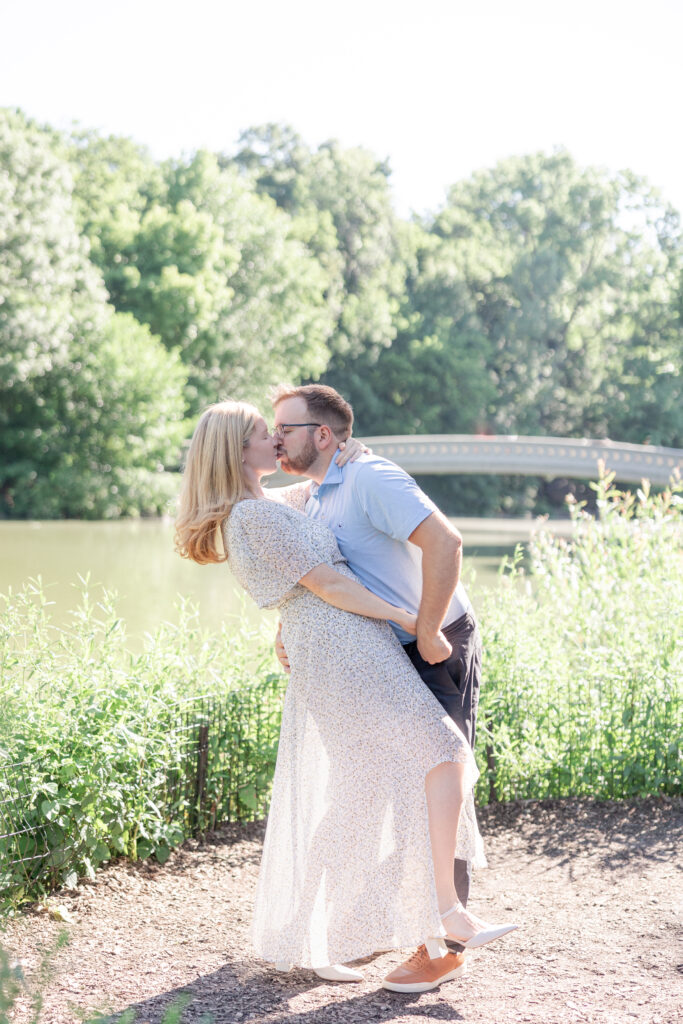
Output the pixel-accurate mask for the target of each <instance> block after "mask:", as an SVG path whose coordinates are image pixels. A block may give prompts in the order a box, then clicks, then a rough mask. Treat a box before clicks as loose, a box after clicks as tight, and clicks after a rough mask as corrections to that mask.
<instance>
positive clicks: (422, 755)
mask: <svg viewBox="0 0 683 1024" xmlns="http://www.w3.org/2000/svg"><path fill="white" fill-rule="evenodd" d="M292 498H293V500H294V501H296V494H293V495H292ZM299 504H301V503H300V502H299ZM224 536H225V542H226V546H227V550H228V563H229V566H230V568H231V570H232V572H233V573H234V575H235V577H236V578H237V580H238V581H239V582H240V583H241V585H242V586H243V587H244V588H245V589H246V590H247V591H248V592H249V594H250V595H251V596H252V598H253V599H254V600H255V601H256V603H257V604H258V605H259V607H261V608H275V607H277V608H278V609H279V610H280V617H281V620H282V636H283V641H284V645H285V648H286V650H287V654H288V657H289V661H290V666H291V674H290V680H289V685H288V688H287V693H286V696H285V702H284V708H283V715H282V728H281V734H280V742H279V747H278V756H277V765H276V769H275V778H274V783H273V794H272V801H271V808H270V814H269V817H268V826H267V830H266V838H265V843H264V850H263V859H262V862H261V869H260V874H259V880H258V886H257V894H256V905H255V911H254V920H253V926H252V941H253V944H254V948H255V950H256V952H257V954H258V955H259V956H260V957H262V958H263V959H264V960H268V961H271V962H277V961H284V962H287V963H290V964H293V965H296V966H301V967H322V966H324V965H326V964H330V963H338V962H344V961H348V960H353V959H356V958H358V957H362V956H367V955H368V954H370V953H372V952H373V951H374V950H376V949H381V948H387V947H399V946H416V945H418V944H419V943H420V942H422V941H424V939H425V938H426V937H427V936H430V935H439V934H442V928H441V922H440V918H439V912H438V904H437V899H436V889H435V884H434V875H433V866H432V857H431V846H430V841H429V830H428V816H427V803H426V798H425V789H424V780H425V775H426V774H427V772H429V771H430V769H431V768H433V767H435V766H436V765H438V764H440V763H442V762H444V761H456V762H461V763H464V764H465V765H466V766H467V769H466V776H467V785H468V797H467V799H466V802H465V806H464V808H463V813H462V815H461V820H460V827H459V830H458V842H457V856H458V857H460V858H462V859H465V860H474V861H475V862H476V861H477V860H479V861H481V857H482V855H481V848H480V844H481V840H480V837H479V833H478V830H477V825H476V818H475V813H474V801H473V795H472V789H473V786H474V783H475V781H476V777H477V769H476V765H475V763H474V758H473V755H472V751H471V749H470V747H469V745H468V743H467V741H466V740H465V738H464V736H463V735H462V733H461V732H460V730H459V729H458V728H457V726H456V725H455V724H454V723H453V722H452V721H451V719H450V718H449V717H448V716H447V715H446V714H445V712H444V711H443V709H442V707H441V705H440V704H439V703H438V701H437V700H436V698H435V697H434V696H433V694H432V693H431V691H430V690H429V689H428V688H427V687H426V686H425V684H424V683H423V682H422V680H421V679H420V677H419V675H418V674H417V672H416V671H415V669H414V668H413V666H412V664H411V663H410V661H409V659H408V657H407V656H406V654H405V653H404V651H403V649H402V647H401V645H400V643H399V642H398V640H397V639H396V637H395V636H394V633H393V631H392V629H391V627H390V626H389V625H388V624H387V623H386V622H382V621H379V620H375V619H369V618H365V617H364V616H359V615H353V614H351V613H350V612H344V611H341V610H340V609H337V608H334V607H332V606H331V605H328V604H326V603H325V602H324V601H322V600H321V599H320V598H318V597H316V596H315V595H314V594H312V593H311V591H309V590H307V589H306V588H305V587H302V586H301V585H300V584H299V583H298V580H299V579H301V577H302V576H304V575H305V574H306V573H307V572H309V571H310V570H311V569H313V568H314V567H315V566H317V565H320V564H321V563H326V564H328V565H332V566H334V568H335V569H336V570H337V571H338V572H340V573H343V574H344V575H346V576H350V577H352V578H355V577H354V576H353V573H352V572H351V570H350V569H349V568H348V565H347V564H346V562H345V560H344V558H343V557H342V555H341V553H340V551H339V548H338V547H337V542H336V540H335V538H334V535H333V534H332V533H331V531H330V530H328V528H327V527H326V526H324V525H323V524H321V523H318V522H314V521H312V520H310V519H307V518H306V517H305V515H303V514H302V513H301V512H299V511H297V510H296V509H295V508H291V507H288V506H287V505H284V504H282V503H280V502H279V501H275V500H270V499H267V498H261V499H248V500H244V501H241V502H239V503H238V504H237V505H236V506H235V507H234V508H233V510H232V512H231V514H230V516H229V518H228V520H227V522H226V524H225V529H224Z"/></svg>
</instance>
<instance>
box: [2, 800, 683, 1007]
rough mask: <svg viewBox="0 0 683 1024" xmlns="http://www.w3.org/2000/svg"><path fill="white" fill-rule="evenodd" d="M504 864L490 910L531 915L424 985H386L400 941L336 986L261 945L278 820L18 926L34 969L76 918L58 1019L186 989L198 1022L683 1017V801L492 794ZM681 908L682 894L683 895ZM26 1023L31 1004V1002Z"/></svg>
mask: <svg viewBox="0 0 683 1024" xmlns="http://www.w3.org/2000/svg"><path fill="white" fill-rule="evenodd" d="M480 823H481V828H482V833H483V835H484V840H485V843H486V847H487V854H488V857H489V862H490V866H489V868H488V869H486V870H483V871H479V872H477V874H476V876H475V882H474V886H473V894H472V902H471V906H472V909H473V910H474V911H475V912H476V913H478V914H480V915H482V916H483V917H488V918H490V919H492V920H494V921H495V920H498V919H500V918H502V919H505V918H510V917H511V916H512V917H514V919H515V920H519V921H520V922H521V923H522V927H521V928H520V929H519V931H517V932H514V933H513V934H512V935H510V936H508V937H507V938H505V939H502V940H501V941H500V942H498V943H496V944H494V946H492V947H490V948H487V949H483V950H481V951H479V952H478V953H477V954H475V955H473V956H471V957H470V959H469V971H468V974H467V975H466V977H464V978H463V979H460V980H458V981H453V982H449V983H448V984H446V985H443V986H442V987H441V988H440V989H437V990H435V991H433V992H427V993H423V994H421V995H410V996H409V995H399V994H394V993H390V992H385V991H384V990H383V989H381V988H380V981H381V979H382V977H383V975H384V974H386V973H387V972H388V971H389V970H391V969H392V967H393V966H394V965H396V964H398V963H399V962H400V961H401V959H403V955H402V953H401V952H400V951H396V952H393V953H387V954H384V955H382V956H378V957H374V958H370V959H367V960H365V961H361V962H360V963H361V966H362V970H363V972H364V974H365V977H366V981H365V982H363V983H361V984H355V985H333V984H329V983H326V982H322V981H320V980H319V979H318V978H317V977H315V975H313V974H312V973H311V972H309V971H293V972H291V973H290V974H279V973H277V972H276V971H274V970H273V969H272V968H271V967H270V966H269V965H268V964H265V963H263V962H262V961H259V960H257V959H256V958H255V957H254V955H253V953H252V951H251V949H250V947H249V944H248V940H247V930H248V925H249V920H250V915H251V907H252V900H253V894H254V886H255V882H256V876H257V871H258V863H259V858H260V854H261V843H262V839H263V824H262V823H259V824H256V825H249V826H243V827H240V826H233V825H231V826H226V827H224V828H222V829H220V830H218V831H216V832H213V833H211V834H209V835H207V836H206V837H205V838H204V839H203V840H192V841H189V842H187V843H185V844H184V845H183V846H182V847H181V848H180V849H178V850H176V851H175V852H174V853H173V854H172V856H171V858H170V860H169V861H168V862H167V863H166V864H165V865H164V866H163V867H161V866H159V865H155V864H150V863H138V864H129V863H127V862H121V863H117V864H114V865H112V866H110V867H108V868H106V869H104V870H102V871H101V872H100V873H99V875H98V877H97V880H96V881H95V882H92V883H85V884H82V885H80V886H79V888H78V889H77V890H75V891H72V892H69V893H66V892H61V893H57V894H55V895H54V896H52V897H51V898H50V900H49V901H48V902H49V906H50V907H52V908H54V907H56V906H58V905H59V906H63V907H65V908H66V910H67V912H68V913H69V914H70V915H72V917H73V921H72V923H70V924H67V925H64V924H63V923H60V922H58V921H55V920H54V919H53V918H52V917H51V915H50V912H49V910H45V909H39V908H36V907H34V908H31V909H29V910H27V911H26V912H24V913H23V914H22V915H20V916H19V917H17V918H15V919H13V920H9V921H7V922H5V923H4V927H3V934H2V935H0V941H2V943H3V944H4V945H5V946H6V947H7V948H9V950H10V951H11V953H12V954H13V955H14V956H15V957H16V959H17V960H18V961H19V962H20V964H21V966H22V969H23V971H24V973H25V974H27V975H28V976H30V975H31V973H32V971H34V970H35V969H36V967H37V965H38V963H39V961H40V957H41V954H42V952H43V951H44V950H45V949H47V948H49V947H51V946H52V945H53V944H54V942H55V940H56V938H57V936H58V934H59V932H60V930H62V929H63V928H65V927H66V928H67V929H68V932H69V943H68V945H67V946H66V947H65V948H64V949H62V950H61V951H60V952H59V953H58V954H57V956H56V957H55V964H54V966H55V973H54V977H53V979H52V981H51V982H50V984H49V986H48V990H47V994H46V999H45V1008H44V1012H43V1017H42V1020H43V1021H44V1022H46V1024H65V1022H69V1024H71V1022H75V1021H80V1020H82V1019H83V1016H84V1015H85V1016H86V1017H87V1016H93V1015H94V1013H95V1011H100V1012H102V1013H106V1014H109V1015H111V1018H110V1019H111V1020H112V1021H116V1020H117V1019H118V1016H119V1015H120V1014H121V1013H122V1012H123V1011H124V1010H126V1009H128V1008H130V1009H132V1010H133V1011H134V1013H135V1015H136V1016H135V1019H136V1020H137V1021H138V1022H140V1024H142V1022H149V1024H158V1022H160V1021H161V1019H162V1017H163V1013H164V1010H165V1009H166V1008H167V1007H168V1006H169V1005H170V1004H172V1003H173V1002H174V1001H175V1000H176V999H177V998H178V997H179V996H180V995H181V994H182V993H186V994H187V996H188V997H189V999H190V1002H189V1005H188V1006H187V1008H186V1009H185V1011H184V1013H183V1015H182V1018H181V1020H182V1022H183V1024H191V1022H192V1024H194V1022H199V1021H202V1020H213V1021H214V1022H215V1024H228V1022H229V1024H233V1022H243V1024H327V1022H330V1024H332V1022H341V1024H355V1022H359V1024H362V1022H367V1021H379V1022H382V1024H418V1022H420V1024H424V1021H425V1019H429V1020H437V1021H465V1022H468V1024H508V1022H518V1021H523V1022H527V1021H528V1022H534V1024H560V1022H561V1024H573V1022H581V1024H583V1022H599V1024H630V1022H643V1024H674V1021H679V1020H680V1019H681V1015H680V1007H681V1005H683V948H682V946H681V928H680V917H677V913H676V911H677V909H678V910H679V911H680V893H681V883H682V876H683V860H682V858H681V851H682V850H683V801H681V800H680V799H676V800H673V799H664V798H661V799H655V798H649V799H646V800H639V801H628V802H619V803H602V804H601V803H597V802H595V801H590V800H566V801H542V802H525V803H514V804H508V805H502V806H494V807H490V808H484V809H483V810H482V811H481V812H480ZM677 898H678V901H679V907H678V908H677V907H676V901H677ZM13 1019H14V1021H15V1022H16V1024H23V1022H25V1021H26V1020H27V1019H28V1004H27V1003H26V1002H24V1003H21V1004H19V1005H18V1007H17V1009H16V1012H15V1016H14V1018H13Z"/></svg>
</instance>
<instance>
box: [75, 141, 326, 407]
mask: <svg viewBox="0 0 683 1024" xmlns="http://www.w3.org/2000/svg"><path fill="white" fill-rule="evenodd" d="M95 145H96V147H97V145H99V143H97V140H95ZM108 145H114V143H113V142H112V140H109V141H108ZM122 153H123V156H122V159H123V157H126V158H130V151H129V146H128V143H127V142H126V140H122ZM78 158H79V159H80V160H83V159H84V156H83V152H82V151H79V153H78ZM140 176H141V177H142V178H143V179H144V180H146V181H147V182H148V186H147V189H146V193H145V197H144V200H145V201H144V202H142V203H141V202H140V199H139V196H138V195H137V194H136V195H135V196H133V197H132V198H130V197H129V199H128V200H126V203H127V205H124V208H123V209H122V206H121V203H120V202H119V201H118V199H119V197H120V190H119V192H117V191H116V190H114V196H115V198H116V202H110V204H109V206H108V207H107V210H108V213H107V211H106V210H105V214H104V215H103V216H101V217H100V218H99V223H101V222H102V220H104V222H105V225H107V224H108V223H109V220H111V221H112V222H122V223H123V224H124V229H121V230H118V231H117V229H116V227H115V224H114V225H111V226H108V227H106V231H105V232H102V231H101V230H99V229H98V231H99V237H100V240H101V239H102V237H103V235H104V237H105V238H106V240H107V244H106V246H105V245H103V244H102V243H101V241H100V248H99V249H98V248H97V246H96V245H95V240H94V239H93V253H94V256H95V257H96V258H98V259H101V260H102V272H103V274H104V277H105V282H106V284H107V287H108V289H109V290H110V295H111V297H112V301H114V302H115V305H116V308H117V309H118V310H120V311H127V312H131V313H133V315H134V316H135V317H136V318H137V319H138V320H140V321H141V322H144V323H146V324H148V325H149V326H150V328H151V330H152V331H153V332H154V333H155V334H157V335H158V336H159V337H160V338H161V339H162V341H163V343H164V344H165V345H166V346H167V347H168V348H170V349H177V350H178V351H179V353H180V356H181V359H182V360H183V362H184V363H185V364H186V365H187V367H188V373H189V385H188V388H187V398H188V402H189V404H190V407H191V411H192V413H196V412H197V411H198V410H199V408H200V407H201V406H202V405H204V404H206V403H207V402H209V401H215V400H216V399H218V398H220V397H223V396H225V395H226V394H231V395H233V396H236V397H240V398H243V399H252V400H261V399H262V397H263V392H264V390H265V389H266V388H267V386H268V385H269V384H271V383H274V382H276V381H277V380H279V379H282V378H288V379H289V378H291V377H299V376H302V375H303V374H306V373H320V372H321V371H322V369H323V368H324V366H325V364H326V362H327V358H328V353H327V349H326V345H325V342H326V340H327V338H328V337H329V334H330V330H331V322H330V316H329V312H328V308H327V304H326V300H325V294H324V293H325V288H326V279H325V274H324V272H323V271H322V269H321V268H320V266H319V265H318V263H317V261H316V260H315V258H314V257H313V256H312V255H311V254H310V253H309V252H308V251H307V249H306V247H305V245H304V244H303V243H302V242H301V241H300V240H299V239H298V238H296V237H295V235H294V234H293V233H292V232H291V222H290V219H289V218H288V217H287V215H286V214H285V213H283V212H281V211H280V210H278V209H277V207H276V205H275V203H274V202H273V201H272V200H270V199H269V198H267V197H264V196H259V195H257V194H256V193H255V192H254V191H253V189H251V188H250V186H249V185H248V184H247V183H246V182H244V181H242V180H240V177H239V175H238V172H237V171H236V170H235V169H221V167H220V166H219V163H218V160H217V158H216V156H214V155H213V154H210V153H206V152H199V153H196V154H195V155H194V156H192V157H191V158H189V159H187V160H180V161H169V162H168V163H166V164H164V165H163V166H162V167H161V185H160V186H159V182H158V181H157V179H156V178H155V177H154V175H151V173H150V171H149V169H148V168H146V167H143V168H142V171H141V174H140ZM87 198H88V196H87V194H86V195H83V196H82V197H81V202H82V204H83V205H84V206H87V203H86V200H87ZM96 223H97V222H96V221H94V220H93V218H85V217H84V219H83V226H84V229H85V230H87V231H93V230H95V229H94V227H93V225H94V224H96Z"/></svg>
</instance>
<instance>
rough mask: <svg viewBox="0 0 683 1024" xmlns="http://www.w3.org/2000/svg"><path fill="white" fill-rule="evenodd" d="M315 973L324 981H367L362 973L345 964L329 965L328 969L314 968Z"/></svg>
mask: <svg viewBox="0 0 683 1024" xmlns="http://www.w3.org/2000/svg"><path fill="white" fill-rule="evenodd" d="M313 973H314V974H317V975H318V977H319V978H322V979H323V980H324V981H365V978H364V977H363V975H362V974H361V973H360V971H356V970H354V968H353V967H347V966H346V965H345V964H329V966H328V967H314V968H313Z"/></svg>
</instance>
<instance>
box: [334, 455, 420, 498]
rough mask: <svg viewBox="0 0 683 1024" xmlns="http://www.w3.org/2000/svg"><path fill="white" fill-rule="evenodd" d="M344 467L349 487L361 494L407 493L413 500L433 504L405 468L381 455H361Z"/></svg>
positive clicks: (375, 495) (399, 494)
mask: <svg viewBox="0 0 683 1024" xmlns="http://www.w3.org/2000/svg"><path fill="white" fill-rule="evenodd" d="M344 469H345V470H346V471H347V473H346V474H345V481H348V484H347V486H348V488H349V489H352V490H353V491H354V492H355V493H356V494H357V495H359V496H363V495H369V496H370V497H373V496H374V497H378V496H379V495H380V494H390V495H392V496H393V495H395V496H396V497H397V498H398V497H399V496H401V495H406V496H410V497H411V498H412V499H413V500H415V499H418V500H419V501H421V502H423V503H426V502H429V503H430V504H432V502H431V499H430V498H429V497H428V496H427V495H426V494H425V493H424V491H423V490H422V488H421V487H419V486H418V484H417V483H416V481H415V480H414V478H413V477H412V476H411V475H410V474H409V473H407V472H406V471H405V469H401V467H400V466H397V465H396V463H395V462H392V461H391V460H390V459H385V458H382V456H381V455H374V454H372V455H361V456H360V458H358V459H357V460H356V461H355V462H348V463H347V464H346V466H344Z"/></svg>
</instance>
